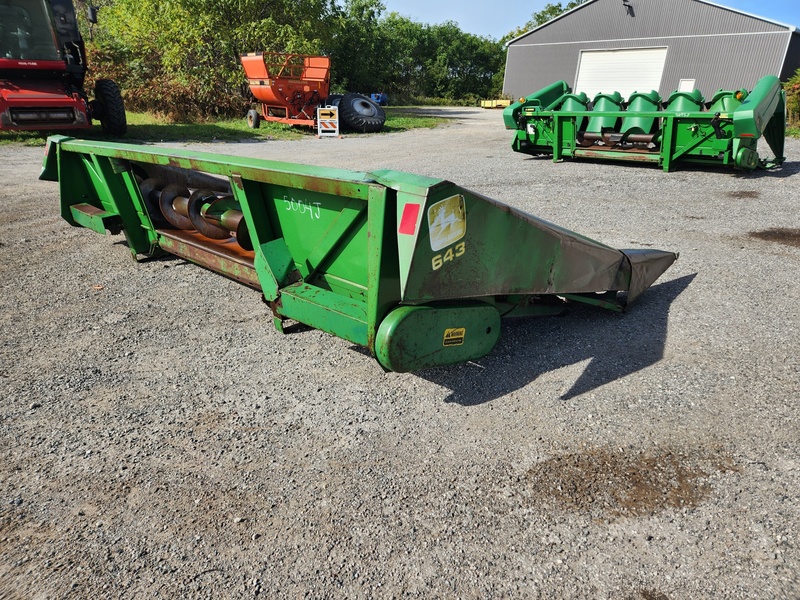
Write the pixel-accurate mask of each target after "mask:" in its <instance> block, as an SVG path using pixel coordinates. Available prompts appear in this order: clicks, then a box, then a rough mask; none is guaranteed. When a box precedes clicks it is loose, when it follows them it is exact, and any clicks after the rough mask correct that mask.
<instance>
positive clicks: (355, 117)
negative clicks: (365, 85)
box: [339, 94, 386, 133]
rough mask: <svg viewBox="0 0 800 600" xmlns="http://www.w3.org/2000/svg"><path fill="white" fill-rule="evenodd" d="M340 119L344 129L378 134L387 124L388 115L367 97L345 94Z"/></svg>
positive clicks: (340, 109)
mask: <svg viewBox="0 0 800 600" xmlns="http://www.w3.org/2000/svg"><path fill="white" fill-rule="evenodd" d="M339 119H340V120H341V123H342V125H343V127H344V129H347V130H350V131H360V132H361V133H376V132H378V131H380V130H381V128H382V127H383V124H384V123H385V122H386V113H385V112H384V110H383V109H382V108H381V107H380V106H378V104H376V103H375V102H373V101H372V100H370V99H369V98H367V97H366V96H362V95H361V94H345V95H344V96H343V97H342V99H341V100H340V101H339Z"/></svg>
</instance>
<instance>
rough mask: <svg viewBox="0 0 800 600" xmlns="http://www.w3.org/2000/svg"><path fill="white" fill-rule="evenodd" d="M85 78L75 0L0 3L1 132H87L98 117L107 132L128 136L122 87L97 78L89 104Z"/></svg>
mask: <svg viewBox="0 0 800 600" xmlns="http://www.w3.org/2000/svg"><path fill="white" fill-rule="evenodd" d="M90 20H91V21H92V22H95V20H96V19H95V10H90ZM85 76H86V51H85V48H84V44H83V38H82V37H81V34H80V32H79V31H78V24H77V22H76V20H75V8H74V6H73V5H72V0H49V1H48V0H3V1H2V2H0V130H16V131H25V130H41V129H45V130H54V129H82V128H87V127H91V124H92V120H93V119H97V120H99V121H100V123H101V125H102V127H103V130H104V131H106V132H107V133H110V134H112V135H121V134H123V133H125V131H126V129H127V123H126V118H125V107H124V105H123V102H122V96H121V95H120V91H119V88H118V87H117V85H116V84H115V83H114V82H113V81H111V80H109V79H100V80H98V81H97V83H96V85H95V89H94V100H91V101H90V100H89V98H88V96H87V94H86V93H85V91H84V78H85Z"/></svg>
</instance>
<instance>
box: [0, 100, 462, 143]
mask: <svg viewBox="0 0 800 600" xmlns="http://www.w3.org/2000/svg"><path fill="white" fill-rule="evenodd" d="M127 119H128V133H127V135H126V136H125V138H124V141H127V142H145V143H148V142H149V143H158V142H200V143H202V142H252V141H259V140H299V139H303V138H306V137H309V136H314V135H316V130H314V129H311V128H308V127H291V126H289V125H283V124H281V123H269V122H265V121H262V122H261V127H259V128H258V129H250V128H249V127H248V126H247V122H246V121H245V119H244V117H242V118H241V119H227V120H222V121H213V122H206V123H169V122H167V121H165V120H163V119H159V118H158V117H157V116H155V115H152V114H149V113H132V112H129V113H128V114H127ZM445 121H446V119H443V118H437V117H430V116H415V115H413V114H412V113H411V112H410V111H409V110H408V109H404V108H387V109H386V124H385V125H384V127H383V131H382V132H381V133H399V132H401V131H408V130H410V129H419V128H431V127H436V126H437V125H440V124H441V123H444V122H445ZM58 133H63V134H64V135H74V136H75V137H80V138H82V139H98V140H106V139H111V138H109V136H106V135H105V134H104V133H103V131H102V129H100V126H99V125H96V126H95V127H92V128H91V129H76V130H72V131H63V132H58ZM347 135H362V134H350V133H348V134H347ZM46 138H47V133H42V132H39V131H30V132H9V131H4V132H0V145H1V144H23V145H25V146H42V145H44V142H45V139H46Z"/></svg>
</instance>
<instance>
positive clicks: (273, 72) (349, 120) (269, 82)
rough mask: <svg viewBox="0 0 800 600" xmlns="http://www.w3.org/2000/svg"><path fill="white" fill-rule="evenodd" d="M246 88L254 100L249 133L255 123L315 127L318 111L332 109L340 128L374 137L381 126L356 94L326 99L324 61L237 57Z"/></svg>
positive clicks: (376, 109)
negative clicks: (334, 111) (239, 59)
mask: <svg viewBox="0 0 800 600" xmlns="http://www.w3.org/2000/svg"><path fill="white" fill-rule="evenodd" d="M241 60H242V66H243V67H244V72H245V75H246V76H247V83H248V84H249V86H250V91H251V92H252V94H253V96H254V97H255V99H256V103H255V104H254V107H253V108H252V109H251V110H250V111H248V113H247V123H248V125H250V127H252V128H256V127H258V126H259V123H260V121H261V120H262V119H263V120H264V121H273V122H276V123H286V124H288V125H305V126H308V127H316V126H317V118H316V112H317V108H318V107H325V106H334V107H337V108H338V113H339V119H340V120H341V123H342V125H343V126H344V128H345V129H348V130H350V131H360V132H363V133H375V132H378V131H380V130H381V128H382V127H383V124H384V122H386V113H385V112H384V110H383V108H381V107H380V106H379V105H378V103H376V102H373V101H372V100H370V99H369V98H367V97H366V96H362V95H361V94H344V95H343V96H340V95H335V94H334V95H331V94H329V93H328V92H329V89H330V71H331V59H330V57H328V56H311V55H308V54H285V53H279V52H251V53H249V54H243V55H242V56H241Z"/></svg>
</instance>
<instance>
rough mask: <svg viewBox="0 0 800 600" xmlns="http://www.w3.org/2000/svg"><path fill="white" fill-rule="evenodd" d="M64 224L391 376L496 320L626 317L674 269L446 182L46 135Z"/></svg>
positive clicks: (450, 358)
mask: <svg viewBox="0 0 800 600" xmlns="http://www.w3.org/2000/svg"><path fill="white" fill-rule="evenodd" d="M41 178H42V179H45V180H51V181H57V182H58V185H59V189H60V195H61V214H62V216H63V218H64V219H66V220H67V221H68V222H69V223H70V224H72V225H74V226H81V227H86V228H88V229H91V230H94V231H96V232H98V233H101V234H105V233H106V231H110V232H112V233H123V234H124V235H125V238H126V241H127V245H128V247H129V248H130V251H131V253H132V255H133V257H134V258H135V259H137V260H138V259H140V258H145V257H157V256H160V255H163V254H165V253H167V254H172V255H175V256H178V257H182V258H184V259H186V260H189V261H191V262H194V263H196V264H198V265H201V266H203V267H206V268H208V269H211V270H213V271H215V272H218V273H220V274H222V275H224V276H227V277H230V278H232V279H235V280H237V281H239V282H241V283H243V284H245V285H247V286H250V287H252V288H254V289H256V290H258V291H260V292H261V293H262V294H263V297H264V299H265V301H266V302H267V304H268V305H269V308H270V310H271V312H272V319H273V322H274V324H275V326H276V327H277V328H278V329H279V330H281V331H283V328H284V322H285V321H286V320H287V319H289V320H293V321H298V322H301V323H304V324H306V325H309V326H311V327H315V328H318V329H321V330H324V331H326V332H329V333H331V334H333V335H336V336H339V337H341V338H344V339H346V340H349V341H351V342H353V343H355V344H359V345H361V346H365V347H366V348H368V349H369V351H370V353H371V354H372V355H373V356H374V357H375V358H376V359H377V360H378V362H379V363H380V365H381V366H382V367H383V368H384V369H387V370H392V371H415V370H419V369H424V368H428V367H434V366H440V365H449V364H455V363H460V362H465V361H469V360H475V359H478V358H480V357H482V356H484V355H486V354H487V353H488V352H490V351H491V350H492V348H493V347H494V345H495V344H496V343H497V341H498V338H499V335H500V320H501V318H502V317H511V316H527V315H552V314H558V313H561V312H563V311H564V310H565V308H566V307H568V306H569V305H570V304H571V303H589V304H592V305H596V306H599V307H603V308H606V309H610V310H616V311H621V310H623V309H624V307H625V306H626V304H627V303H630V302H631V301H633V300H634V299H635V298H636V297H637V296H638V295H640V294H641V293H642V292H644V291H645V290H646V289H647V288H648V287H649V286H650V285H651V284H652V283H653V282H654V281H655V280H656V279H657V278H658V277H659V276H660V275H661V274H662V273H663V272H664V271H665V270H666V269H667V268H669V266H670V265H671V264H672V263H673V262H674V261H675V260H676V258H677V254H675V253H673V252H667V251H660V250H653V249H635V250H616V249H614V248H611V247H609V246H606V245H604V244H601V243H599V242H596V241H593V240H590V239H588V238H586V237H583V236H581V235H578V234H576V233H573V232H571V231H568V230H566V229H562V228H561V227H558V226H556V225H552V224H550V223H547V222H546V221H543V220H541V219H537V218H535V217H533V216H530V215H528V214H525V213H523V212H520V211H517V210H515V209H513V208H511V207H509V206H506V205H504V204H502V203H500V202H497V201H495V200H492V199H490V198H487V197H484V196H481V195H479V194H476V193H474V192H470V191H469V190H467V189H464V188H462V187H460V186H458V185H456V184H454V183H451V182H449V181H446V180H440V179H432V178H429V177H422V176H418V175H412V174H409V173H403V172H399V171H392V170H381V171H373V172H371V173H359V172H351V171H344V170H338V169H328V168H319V167H311V166H305V165H297V164H290V163H284V162H274V161H267V160H260V159H253V158H240V157H232V156H221V155H217V154H210V153H201V152H190V151H183V150H166V149H155V148H152V147H143V146H137V145H130V144H119V143H113V142H97V141H81V140H76V139H71V138H68V137H60V136H54V137H51V138H49V139H48V142H47V152H46V155H45V158H44V164H43V167H42V173H41Z"/></svg>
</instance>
